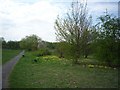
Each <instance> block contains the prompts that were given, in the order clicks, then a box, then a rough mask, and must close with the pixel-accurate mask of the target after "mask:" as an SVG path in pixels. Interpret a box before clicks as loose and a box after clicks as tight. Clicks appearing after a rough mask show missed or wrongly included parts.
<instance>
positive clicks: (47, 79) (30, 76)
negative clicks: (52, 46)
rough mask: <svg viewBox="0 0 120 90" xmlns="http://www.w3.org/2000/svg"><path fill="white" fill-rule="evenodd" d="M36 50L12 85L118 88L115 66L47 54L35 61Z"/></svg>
mask: <svg viewBox="0 0 120 90" xmlns="http://www.w3.org/2000/svg"><path fill="white" fill-rule="evenodd" d="M34 58H35V56H34V55H33V53H30V52H29V53H28V52H27V53H26V54H25V57H23V58H22V59H21V60H20V61H19V63H17V65H16V66H15V68H14V70H13V72H12V73H11V75H10V78H9V84H10V87H11V88H55V87H57V88H76V87H78V88H115V87H118V71H117V69H115V70H114V69H112V68H106V69H105V68H89V67H83V66H81V65H74V66H72V65H71V63H70V62H69V61H68V60H66V59H59V58H58V57H56V56H44V57H40V58H39V62H37V63H34V62H32V60H33V59H34Z"/></svg>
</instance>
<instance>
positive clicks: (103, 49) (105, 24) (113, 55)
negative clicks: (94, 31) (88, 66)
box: [97, 14, 120, 66]
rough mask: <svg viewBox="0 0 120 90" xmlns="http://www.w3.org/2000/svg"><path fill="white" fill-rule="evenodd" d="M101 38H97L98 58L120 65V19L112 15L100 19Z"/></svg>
mask: <svg viewBox="0 0 120 90" xmlns="http://www.w3.org/2000/svg"><path fill="white" fill-rule="evenodd" d="M99 19H100V21H101V22H100V24H99V36H98V38H97V45H98V46H97V57H99V58H100V59H101V60H103V61H105V62H107V63H108V65H109V66H111V65H112V64H118V59H120V56H119V55H118V53H120V47H119V46H120V27H119V23H120V19H119V18H116V17H112V16H111V15H108V14H106V15H103V16H101V17H100V18H99Z"/></svg>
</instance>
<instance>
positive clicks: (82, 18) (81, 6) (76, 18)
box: [55, 2, 91, 64]
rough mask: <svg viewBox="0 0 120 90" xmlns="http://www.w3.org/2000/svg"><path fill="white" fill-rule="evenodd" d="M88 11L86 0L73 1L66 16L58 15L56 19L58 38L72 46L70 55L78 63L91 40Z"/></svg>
mask: <svg viewBox="0 0 120 90" xmlns="http://www.w3.org/2000/svg"><path fill="white" fill-rule="evenodd" d="M87 12H88V11H87V3H86V2H84V3H81V2H73V3H72V5H71V9H70V11H69V12H68V13H66V15H65V17H63V18H59V16H58V17H57V19H56V21H55V29H56V35H57V40H58V41H62V42H63V41H64V42H67V43H68V44H69V46H70V47H71V48H70V50H71V51H70V52H71V55H70V56H72V58H73V63H75V64H77V63H78V59H79V58H80V55H81V53H83V52H82V51H86V50H85V49H86V48H87V47H88V46H87V44H88V43H89V42H90V41H89V40H88V39H89V38H88V37H89V30H90V26H91V16H89V17H88V13H87ZM83 39H84V40H83ZM83 43H84V46H83ZM83 49H84V50H83Z"/></svg>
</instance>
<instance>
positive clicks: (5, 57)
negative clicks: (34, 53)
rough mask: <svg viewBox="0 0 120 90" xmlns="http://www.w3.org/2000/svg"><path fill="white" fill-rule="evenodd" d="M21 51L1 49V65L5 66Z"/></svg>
mask: <svg viewBox="0 0 120 90" xmlns="http://www.w3.org/2000/svg"><path fill="white" fill-rule="evenodd" d="M20 51H21V50H10V49H3V50H2V64H5V63H6V62H8V61H9V60H10V59H12V58H13V57H14V56H16V55H17V54H19V53H20Z"/></svg>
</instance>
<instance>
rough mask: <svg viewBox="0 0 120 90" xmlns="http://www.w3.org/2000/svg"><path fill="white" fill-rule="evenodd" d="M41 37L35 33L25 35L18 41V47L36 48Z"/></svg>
mask: <svg viewBox="0 0 120 90" xmlns="http://www.w3.org/2000/svg"><path fill="white" fill-rule="evenodd" d="M40 43H41V39H40V38H39V37H38V36H36V35H30V36H26V37H25V38H23V39H22V40H21V41H20V47H21V48H23V49H27V50H37V49H38V46H39V45H40Z"/></svg>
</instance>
